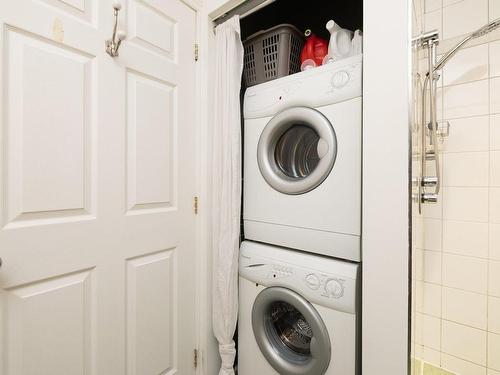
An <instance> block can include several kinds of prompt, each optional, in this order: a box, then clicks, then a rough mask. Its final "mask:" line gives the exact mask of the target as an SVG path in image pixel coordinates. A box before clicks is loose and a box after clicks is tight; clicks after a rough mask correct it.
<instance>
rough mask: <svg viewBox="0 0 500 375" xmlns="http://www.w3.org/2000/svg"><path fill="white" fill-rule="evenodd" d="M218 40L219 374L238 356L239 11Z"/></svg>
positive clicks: (228, 372)
mask: <svg viewBox="0 0 500 375" xmlns="http://www.w3.org/2000/svg"><path fill="white" fill-rule="evenodd" d="M215 41H216V46H215V47H216V50H215V53H216V67H215V96H214V101H215V109H214V111H215V119H214V120H215V121H214V132H213V134H214V139H213V150H214V151H213V160H212V161H213V202H212V207H213V237H212V238H213V246H212V249H213V275H214V279H213V295H212V320H213V331H214V335H215V337H216V338H217V340H218V342H219V354H220V357H221V360H222V364H221V369H220V371H219V375H232V374H234V370H233V365H234V360H235V358H236V349H235V343H234V340H233V335H234V331H235V329H236V320H237V318H238V249H239V237H240V210H241V208H240V207H241V206H240V205H241V118H240V116H241V115H240V88H241V87H240V86H241V74H242V71H243V45H242V43H241V37H240V22H239V17H238V16H234V17H232V18H231V19H229V20H228V21H226V22H224V23H223V24H221V25H218V26H217V27H216V29H215Z"/></svg>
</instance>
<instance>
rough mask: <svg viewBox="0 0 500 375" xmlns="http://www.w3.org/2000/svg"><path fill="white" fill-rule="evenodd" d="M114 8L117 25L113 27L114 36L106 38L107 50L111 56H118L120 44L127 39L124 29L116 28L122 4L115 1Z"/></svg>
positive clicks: (116, 23)
mask: <svg viewBox="0 0 500 375" xmlns="http://www.w3.org/2000/svg"><path fill="white" fill-rule="evenodd" d="M113 9H114V16H115V26H114V27H113V36H112V37H111V39H108V40H106V52H107V53H108V55H110V56H111V57H116V56H118V50H119V49H120V44H121V43H122V40H124V39H125V37H126V34H125V31H123V30H118V31H116V28H117V27H118V13H119V12H120V9H122V4H121V3H120V2H118V1H117V2H115V3H113Z"/></svg>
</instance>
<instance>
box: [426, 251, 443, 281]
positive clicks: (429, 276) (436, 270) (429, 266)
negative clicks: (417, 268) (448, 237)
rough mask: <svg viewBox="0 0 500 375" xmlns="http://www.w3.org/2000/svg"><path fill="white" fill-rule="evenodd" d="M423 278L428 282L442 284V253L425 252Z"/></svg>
mask: <svg viewBox="0 0 500 375" xmlns="http://www.w3.org/2000/svg"><path fill="white" fill-rule="evenodd" d="M422 276H423V280H424V281H426V282H428V283H435V284H441V253H440V252H436V251H424V252H423V274H422Z"/></svg>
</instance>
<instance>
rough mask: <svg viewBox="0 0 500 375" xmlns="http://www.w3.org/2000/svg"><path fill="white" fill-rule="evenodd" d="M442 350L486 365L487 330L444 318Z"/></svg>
mask: <svg viewBox="0 0 500 375" xmlns="http://www.w3.org/2000/svg"><path fill="white" fill-rule="evenodd" d="M442 351H443V352H444V353H446V354H450V355H453V356H456V357H458V358H462V359H464V360H467V361H471V362H473V363H475V364H478V365H481V366H485V365H486V332H485V331H482V330H479V329H476V328H471V327H467V326H464V325H461V324H457V323H453V322H449V321H446V320H444V321H443V339H442Z"/></svg>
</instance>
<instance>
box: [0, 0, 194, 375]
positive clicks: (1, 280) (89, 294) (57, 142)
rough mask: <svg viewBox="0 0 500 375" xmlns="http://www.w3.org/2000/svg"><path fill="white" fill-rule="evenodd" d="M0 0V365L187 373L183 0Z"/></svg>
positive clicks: (188, 147)
mask: <svg viewBox="0 0 500 375" xmlns="http://www.w3.org/2000/svg"><path fill="white" fill-rule="evenodd" d="M122 4H123V7H122V11H121V12H120V28H123V29H124V30H125V31H126V32H127V34H128V36H127V39H126V40H125V41H124V42H123V44H122V47H121V50H120V56H119V57H117V58H111V57H110V56H108V55H107V54H106V53H105V50H104V41H105V39H107V38H109V37H110V36H111V30H112V26H113V17H112V14H113V9H112V1H111V0H1V1H0V26H1V31H0V51H1V52H0V72H1V73H0V113H1V117H0V258H1V259H2V265H1V267H0V375H80V374H82V375H97V374H99V375H124V374H127V375H158V374H176V373H177V374H192V373H194V365H193V349H194V345H195V299H194V296H195V292H194V287H195V280H194V273H193V270H194V261H193V259H194V256H195V237H196V233H195V215H194V212H193V197H194V195H195V183H196V176H195V157H196V147H195V117H194V112H195V111H194V97H195V81H194V77H195V72H194V70H195V66H194V64H195V63H194V59H193V45H194V39H195V12H194V11H193V10H192V9H190V8H189V7H187V6H186V5H184V4H183V3H182V2H181V1H180V0H122Z"/></svg>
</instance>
